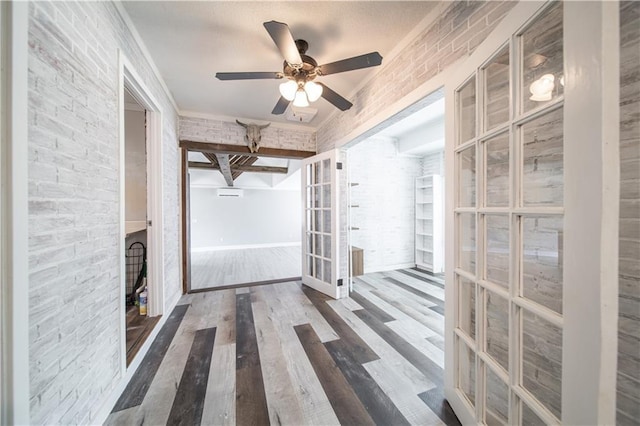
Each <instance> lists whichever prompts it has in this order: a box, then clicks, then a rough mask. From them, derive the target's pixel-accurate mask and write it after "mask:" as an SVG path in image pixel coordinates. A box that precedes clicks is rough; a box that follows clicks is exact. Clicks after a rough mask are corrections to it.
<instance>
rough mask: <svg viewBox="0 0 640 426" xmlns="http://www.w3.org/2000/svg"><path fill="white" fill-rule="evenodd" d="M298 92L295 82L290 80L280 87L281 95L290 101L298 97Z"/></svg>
mask: <svg viewBox="0 0 640 426" xmlns="http://www.w3.org/2000/svg"><path fill="white" fill-rule="evenodd" d="M297 90H298V85H297V84H296V82H295V81H293V80H289V81H287V82H285V83H282V84H281V85H280V94H281V95H282V97H283V98H285V99H286V100H288V101H292V100H293V99H294V98H295V97H296V91H297Z"/></svg>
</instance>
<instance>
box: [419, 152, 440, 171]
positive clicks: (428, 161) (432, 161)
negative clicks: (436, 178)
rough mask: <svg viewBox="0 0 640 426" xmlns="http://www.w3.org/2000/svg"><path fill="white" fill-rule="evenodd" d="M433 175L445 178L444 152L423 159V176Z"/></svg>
mask: <svg viewBox="0 0 640 426" xmlns="http://www.w3.org/2000/svg"><path fill="white" fill-rule="evenodd" d="M431 175H440V176H442V177H444V150H442V151H437V152H432V153H430V154H428V155H425V156H424V157H422V176H431Z"/></svg>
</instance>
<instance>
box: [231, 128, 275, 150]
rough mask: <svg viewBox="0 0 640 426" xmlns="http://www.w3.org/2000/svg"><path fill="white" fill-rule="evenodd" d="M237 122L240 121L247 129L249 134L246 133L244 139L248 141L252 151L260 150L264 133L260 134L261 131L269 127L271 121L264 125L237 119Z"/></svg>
mask: <svg viewBox="0 0 640 426" xmlns="http://www.w3.org/2000/svg"><path fill="white" fill-rule="evenodd" d="M236 123H238V124H239V125H241V126H242V127H244V128H245V129H247V134H245V135H244V140H245V141H247V145H249V150H250V151H251V152H252V153H254V152H258V150H259V149H260V139H262V135H261V134H260V131H261V130H262V129H265V128H267V127H269V126H270V125H271V123H268V124H263V125H259V124H255V123H249V124H245V123H243V122H242V121H238V120H236Z"/></svg>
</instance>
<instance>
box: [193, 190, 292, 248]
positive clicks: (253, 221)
mask: <svg viewBox="0 0 640 426" xmlns="http://www.w3.org/2000/svg"><path fill="white" fill-rule="evenodd" d="M298 188H299V185H298ZM243 191H244V196H243V197H237V198H235V197H218V196H217V188H201V187H191V248H192V249H193V250H204V249H208V248H213V249H220V248H223V247H224V248H232V247H235V246H253V245H274V246H277V245H283V244H291V243H298V244H299V243H300V239H301V216H302V207H301V205H302V202H301V195H300V190H299V189H298V190H269V189H244V190H243Z"/></svg>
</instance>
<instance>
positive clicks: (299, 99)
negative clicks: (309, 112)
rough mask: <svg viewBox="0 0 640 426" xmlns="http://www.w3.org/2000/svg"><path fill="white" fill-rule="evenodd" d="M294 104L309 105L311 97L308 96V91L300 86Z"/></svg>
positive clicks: (299, 105) (298, 105)
mask: <svg viewBox="0 0 640 426" xmlns="http://www.w3.org/2000/svg"><path fill="white" fill-rule="evenodd" d="M293 106H297V107H303V108H304V107H308V106H309V99H308V98H307V92H305V91H304V89H302V88H300V89H298V91H297V92H296V97H295V98H294V99H293Z"/></svg>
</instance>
